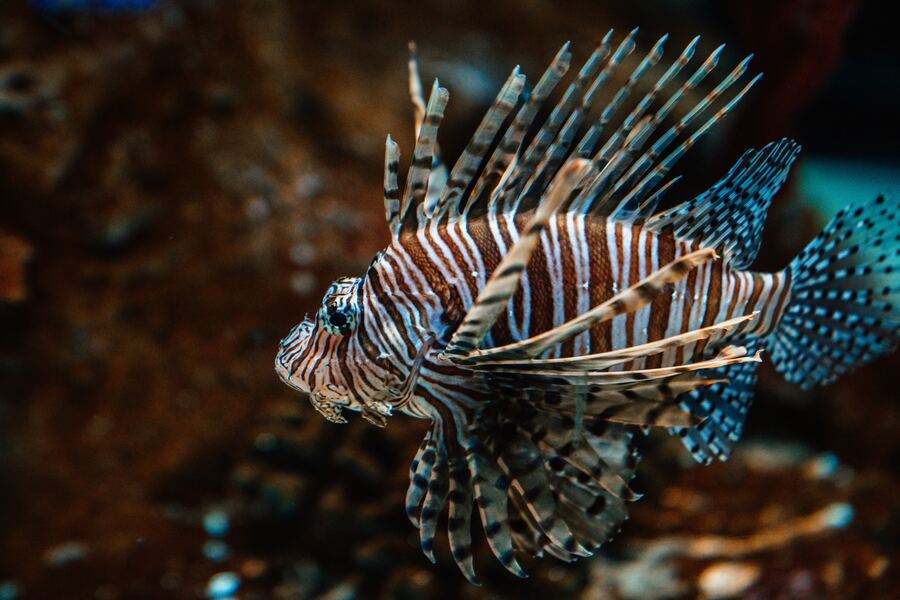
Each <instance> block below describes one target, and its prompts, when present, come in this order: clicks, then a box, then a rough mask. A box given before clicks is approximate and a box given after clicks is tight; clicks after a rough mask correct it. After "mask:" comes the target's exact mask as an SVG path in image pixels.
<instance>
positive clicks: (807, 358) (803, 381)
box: [766, 197, 900, 389]
mask: <svg viewBox="0 0 900 600" xmlns="http://www.w3.org/2000/svg"><path fill="white" fill-rule="evenodd" d="M787 271H788V273H789V274H790V278H791V292H790V296H789V299H788V302H787V307H786V308H785V311H784V315H783V316H782V317H781V320H780V322H779V323H778V326H777V327H776V329H775V330H774V332H773V333H772V334H771V336H770V337H769V338H768V339H767V340H766V344H767V346H768V347H769V350H770V351H771V354H772V359H773V361H774V362H775V367H776V368H777V369H778V370H779V371H780V372H782V373H784V375H785V377H786V378H787V380H788V381H791V382H793V383H798V384H800V385H801V386H802V387H804V388H807V389H808V388H811V387H812V386H813V385H816V384H819V385H825V384H828V383H831V382H832V381H834V380H835V379H837V378H838V377H839V376H841V375H843V374H844V373H847V372H850V371H852V370H853V369H854V368H856V367H857V366H859V365H862V364H865V363H868V362H870V361H872V360H874V359H875V358H877V357H878V356H881V355H882V354H886V353H887V352H890V351H891V350H892V349H893V348H895V347H896V346H897V343H898V341H900V201H898V200H897V199H892V200H888V199H886V198H884V197H878V198H877V199H875V200H872V201H869V202H866V203H861V204H857V205H851V206H848V207H847V208H845V209H843V210H842V211H840V212H839V213H838V214H837V215H835V217H834V218H833V219H832V220H831V222H830V223H829V224H828V226H827V227H826V228H825V230H824V231H822V233H821V234H819V236H818V237H816V238H815V239H814V240H813V241H812V242H810V244H809V245H808V246H807V247H806V249H804V250H803V252H801V253H800V255H799V256H798V257H797V258H795V259H794V260H793V262H791V264H790V266H789V267H788V269H787Z"/></svg>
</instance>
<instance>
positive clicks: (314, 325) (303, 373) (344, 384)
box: [275, 277, 390, 425]
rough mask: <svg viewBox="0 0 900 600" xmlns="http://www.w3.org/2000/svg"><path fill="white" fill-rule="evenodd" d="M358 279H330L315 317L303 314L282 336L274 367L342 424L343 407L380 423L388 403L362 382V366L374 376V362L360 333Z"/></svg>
mask: <svg viewBox="0 0 900 600" xmlns="http://www.w3.org/2000/svg"><path fill="white" fill-rule="evenodd" d="M362 282H363V279H362V278H360V277H341V278H339V279H337V280H336V281H335V282H334V283H332V284H331V286H330V287H329V288H328V291H327V292H326V294H325V297H324V298H323V300H322V304H321V306H320V307H319V310H318V311H317V312H316V315H315V318H313V319H309V318H304V320H303V321H301V322H300V323H298V324H297V325H295V326H294V327H293V328H292V329H291V331H290V333H288V335H287V336H286V337H285V338H284V339H282V340H281V342H280V344H279V347H278V354H277V355H276V357H275V372H276V373H278V376H279V377H280V378H281V380H282V381H283V382H284V383H285V384H287V385H288V386H289V387H291V388H293V389H295V390H297V391H300V392H303V393H306V394H308V395H309V400H310V403H311V404H312V405H313V407H314V408H315V409H316V410H317V411H318V412H319V413H320V414H322V416H324V417H325V418H326V419H327V420H329V421H331V422H334V423H346V419H345V418H344V416H343V410H344V409H349V410H353V411H357V412H361V413H362V414H363V416H364V417H365V418H366V419H367V420H369V421H371V422H373V423H375V424H377V425H384V417H386V416H388V415H389V414H390V406H389V405H388V404H387V403H386V402H385V401H384V399H383V398H381V397H380V394H378V393H375V392H374V391H373V390H371V389H370V388H369V387H368V386H367V385H365V384H364V383H363V382H364V377H363V374H362V371H363V370H365V369H368V370H369V371H370V372H371V371H375V375H376V380H377V375H378V373H377V368H378V366H377V364H371V363H372V361H371V360H369V359H368V358H367V357H368V355H367V354H366V353H365V352H364V351H363V349H362V348H361V341H360V339H359V336H358V330H359V325H360V321H361V318H362V314H361V310H360V304H361V302H360V295H361V293H362V292H361V288H362ZM369 375H371V373H369ZM370 379H372V377H370Z"/></svg>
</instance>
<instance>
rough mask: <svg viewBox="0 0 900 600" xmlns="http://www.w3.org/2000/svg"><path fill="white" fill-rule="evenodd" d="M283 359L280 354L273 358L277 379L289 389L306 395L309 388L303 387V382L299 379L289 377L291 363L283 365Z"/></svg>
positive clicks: (282, 355)
mask: <svg viewBox="0 0 900 600" xmlns="http://www.w3.org/2000/svg"><path fill="white" fill-rule="evenodd" d="M284 359H285V356H284V354H281V353H279V354H278V356H276V357H275V372H276V373H277V374H278V378H279V379H281V381H282V382H283V383H284V384H285V385H286V386H288V387H289V388H291V389H294V390H297V391H298V392H303V393H304V394H308V393H309V388H308V387H307V386H305V385H303V382H302V381H300V380H299V379H294V378H292V377H291V370H292V369H291V367H292V366H293V363H292V362H289V363H285V361H284Z"/></svg>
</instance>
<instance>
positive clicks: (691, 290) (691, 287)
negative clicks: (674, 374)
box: [675, 265, 706, 365]
mask: <svg viewBox="0 0 900 600" xmlns="http://www.w3.org/2000/svg"><path fill="white" fill-rule="evenodd" d="M705 266H706V265H700V266H699V267H697V268H696V269H691V272H690V273H688V276H687V278H686V279H685V280H684V302H682V304H681V329H680V331H679V332H678V333H687V332H688V331H690V330H691V309H692V308H693V307H694V302H695V300H694V296H695V295H696V292H697V286H698V285H699V283H698V281H702V280H701V279H700V275H701V274H702V273H701V271H702V270H703V268H704V267H705ZM684 349H685V347H684V346H678V348H676V349H675V364H678V365H680V364H683V363H684V361H685V358H690V357H685V352H684Z"/></svg>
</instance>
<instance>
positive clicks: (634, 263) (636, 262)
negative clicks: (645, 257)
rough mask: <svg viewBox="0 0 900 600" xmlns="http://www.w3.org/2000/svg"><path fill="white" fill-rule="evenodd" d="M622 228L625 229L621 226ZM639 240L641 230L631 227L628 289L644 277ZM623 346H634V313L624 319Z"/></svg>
mask: <svg viewBox="0 0 900 600" xmlns="http://www.w3.org/2000/svg"><path fill="white" fill-rule="evenodd" d="M623 227H627V226H626V225H623ZM640 238H641V228H640V227H632V228H631V253H630V254H629V262H630V263H631V264H630V265H629V269H628V281H627V282H626V285H628V287H631V286H633V285H634V284H636V283H637V282H638V281H640V280H641V278H642V277H644V276H645V275H644V273H639V272H638V271H639V270H640V266H641V261H640V258H639V254H638V253H639V252H641V248H640V245H639V242H640ZM625 345H626V346H634V345H635V343H634V313H633V312H630V313H628V315H627V316H626V317H625Z"/></svg>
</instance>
